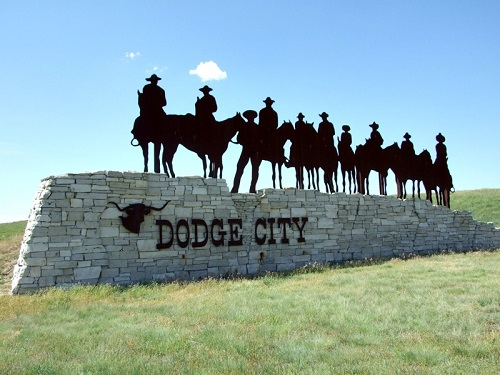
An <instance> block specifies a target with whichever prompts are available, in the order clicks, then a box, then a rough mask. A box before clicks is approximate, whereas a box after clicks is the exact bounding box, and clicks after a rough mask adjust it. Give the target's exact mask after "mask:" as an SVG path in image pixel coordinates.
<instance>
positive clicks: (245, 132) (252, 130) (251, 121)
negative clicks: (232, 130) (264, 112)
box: [231, 110, 262, 193]
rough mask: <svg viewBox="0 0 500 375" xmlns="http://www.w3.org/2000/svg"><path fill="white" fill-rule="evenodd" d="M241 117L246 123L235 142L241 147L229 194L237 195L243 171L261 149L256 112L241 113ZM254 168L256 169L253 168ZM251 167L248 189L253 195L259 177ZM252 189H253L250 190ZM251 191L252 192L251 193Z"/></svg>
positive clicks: (256, 171)
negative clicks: (250, 183) (250, 179)
mask: <svg viewBox="0 0 500 375" xmlns="http://www.w3.org/2000/svg"><path fill="white" fill-rule="evenodd" d="M243 117H245V118H246V119H247V120H248V121H247V123H246V124H245V125H244V126H243V127H242V128H241V129H240V131H239V132H238V136H237V138H236V140H237V142H238V143H239V144H240V145H241V146H242V149H241V155H240V158H239V159H238V164H237V166H236V174H235V175H234V181H233V188H232V189H231V193H237V192H238V190H239V188H240V182H241V177H242V176H243V171H244V169H245V167H246V165H247V164H248V161H249V160H250V159H252V164H253V162H254V159H255V157H256V156H258V153H259V151H260V150H261V149H262V145H261V142H262V140H261V137H260V134H259V133H260V132H261V130H262V129H260V126H258V125H257V124H256V123H255V118H256V117H257V112H256V111H254V110H248V111H245V112H243ZM255 167H256V168H255ZM255 167H254V166H253V165H252V186H251V187H250V193H255V186H254V180H255V183H256V182H257V178H258V176H259V174H258V173H259V172H258V167H259V166H255ZM252 187H253V188H252ZM252 190H253V191H252Z"/></svg>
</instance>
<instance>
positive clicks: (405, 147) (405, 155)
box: [401, 132, 415, 171]
mask: <svg viewBox="0 0 500 375" xmlns="http://www.w3.org/2000/svg"><path fill="white" fill-rule="evenodd" d="M403 138H404V139H405V140H404V141H403V142H401V159H402V163H403V168H405V170H406V171H408V170H410V169H411V168H412V167H413V164H412V163H413V160H414V159H415V148H414V147H413V143H412V142H411V141H410V138H411V135H410V134H408V132H406V133H405V135H404V136H403Z"/></svg>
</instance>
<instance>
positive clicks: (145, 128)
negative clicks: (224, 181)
mask: <svg viewBox="0 0 500 375" xmlns="http://www.w3.org/2000/svg"><path fill="white" fill-rule="evenodd" d="M160 80H161V78H160V77H158V76H156V75H155V74H153V75H151V77H149V78H146V81H148V82H149V84H146V85H145V86H144V88H143V92H142V93H141V92H140V91H137V94H138V104H139V108H140V115H139V116H138V117H137V118H136V120H135V122H134V128H133V130H132V133H133V135H134V137H133V139H132V141H131V144H132V145H133V146H141V148H142V151H143V157H144V171H145V172H147V171H148V151H149V150H148V145H149V143H153V144H154V170H155V172H160V168H161V166H162V165H163V170H164V172H165V173H166V174H167V175H168V176H172V177H175V173H174V169H173V158H174V155H175V153H176V151H177V149H178V147H179V145H183V146H184V147H185V148H187V149H188V150H190V151H193V152H194V153H196V154H197V155H198V156H199V157H200V159H201V160H202V163H203V177H205V178H206V177H207V176H208V177H214V178H217V177H218V178H222V171H223V163H222V156H223V154H224V153H225V151H226V150H227V148H228V144H229V142H231V139H232V138H233V137H234V136H235V135H236V134H238V137H237V143H239V144H240V145H242V150H241V155H240V158H239V160H238V163H237V169H236V174H235V176H234V183H233V188H232V190H231V191H232V192H237V191H238V190H239V186H240V182H241V177H242V175H243V171H244V169H245V167H246V165H247V164H248V162H249V161H250V162H251V165H252V179H251V183H250V189H249V191H250V192H252V193H255V192H256V184H257V181H258V178H259V168H260V164H261V163H262V161H269V162H271V164H272V181H273V187H274V188H276V185H277V183H276V165H277V166H278V175H279V177H278V178H279V187H280V188H283V186H282V166H283V164H284V165H285V166H287V167H292V168H294V169H295V177H296V187H297V188H299V189H304V187H305V186H304V169H305V170H306V171H307V175H308V185H307V188H308V189H311V188H312V189H317V190H320V184H319V173H318V172H319V169H322V170H323V181H324V184H325V188H326V191H327V192H330V193H333V192H336V191H339V189H338V184H337V169H338V165H339V164H340V167H341V170H342V185H343V191H344V192H346V174H347V180H348V181H349V187H348V191H349V193H353V192H359V193H362V194H369V179H368V177H369V174H370V172H371V171H376V172H378V174H379V191H380V194H381V195H386V194H387V175H388V170H389V169H391V170H392V171H393V172H394V175H395V176H396V185H397V196H398V198H401V199H406V198H407V190H406V182H407V181H412V197H413V198H415V195H416V193H415V192H417V194H418V197H419V198H420V195H421V194H420V183H423V184H424V188H425V190H426V199H428V200H430V201H431V202H432V192H433V191H435V192H436V200H437V204H442V205H445V206H447V207H450V193H451V192H452V191H453V189H454V187H453V182H452V177H451V174H450V171H449V168H448V155H447V149H446V145H445V144H444V141H445V138H444V136H443V135H442V134H441V133H439V134H438V135H437V136H436V140H437V142H438V143H437V145H436V160H435V162H434V163H432V159H431V157H430V154H429V152H428V151H427V150H423V151H422V152H421V153H420V154H418V155H416V153H415V149H414V146H413V144H412V142H411V141H410V138H411V135H410V134H409V133H408V132H406V133H405V134H404V136H403V138H404V139H405V140H404V141H403V142H402V143H401V148H399V146H398V145H397V143H394V144H392V145H391V146H389V147H386V148H382V145H383V143H384V140H383V138H382V136H381V134H380V132H379V130H378V129H379V125H378V124H377V123H376V122H373V123H372V124H370V125H369V126H370V127H371V128H372V131H371V133H370V138H369V139H367V140H366V143H365V144H364V145H358V146H357V147H356V150H355V152H354V151H353V149H352V147H351V146H352V136H351V134H350V132H349V131H350V127H349V126H348V125H344V126H342V130H343V133H342V134H341V136H340V139H339V138H338V137H337V140H338V152H337V148H336V147H335V143H334V136H335V128H334V126H333V124H332V123H331V122H330V121H328V117H329V116H328V114H327V113H326V112H323V113H321V114H320V115H319V116H320V117H321V119H322V121H321V122H320V123H319V125H318V130H317V131H316V130H315V128H314V123H308V122H305V121H304V118H305V116H304V115H303V114H302V113H299V114H298V115H297V119H298V120H297V121H296V122H295V127H294V126H293V125H292V123H291V122H290V121H285V122H283V124H282V125H281V126H279V127H278V114H277V113H276V111H275V110H274V109H273V108H272V105H273V103H274V100H273V99H271V98H270V97H267V98H266V99H265V100H264V101H263V102H264V103H265V107H264V108H262V109H261V110H260V111H259V113H258V116H257V112H256V111H253V110H247V111H245V112H244V113H243V116H244V117H245V118H246V120H247V121H245V120H244V119H243V117H242V116H241V114H240V113H239V112H237V113H236V115H235V116H234V117H232V118H229V119H226V120H224V121H217V120H216V119H215V117H214V113H215V112H216V111H217V109H218V107H217V101H216V99H215V98H214V97H213V96H212V95H211V94H210V93H211V92H212V91H213V90H212V88H210V87H208V86H207V85H205V86H204V87H202V88H200V89H199V90H200V91H201V92H202V93H203V96H202V97H201V98H200V97H198V98H197V100H196V103H195V114H194V115H193V114H190V113H188V114H186V115H167V114H165V111H164V107H165V106H166V104H167V101H166V95H165V91H164V90H163V89H162V88H161V87H160V86H159V85H158V82H159V81H160ZM257 118H258V122H256V119H257ZM134 141H136V144H134ZM287 141H291V147H290V150H289V159H287V158H286V156H285V144H286V142H287ZM233 143H234V142H233ZM162 147H163V153H162V156H161V162H160V151H161V148H162ZM207 158H208V162H209V164H208V174H207ZM127 225H129V226H130V225H131V224H127Z"/></svg>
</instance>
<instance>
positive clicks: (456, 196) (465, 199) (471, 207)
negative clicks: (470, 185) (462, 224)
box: [450, 189, 500, 227]
mask: <svg viewBox="0 0 500 375" xmlns="http://www.w3.org/2000/svg"><path fill="white" fill-rule="evenodd" d="M450 202H451V208H452V209H454V210H466V211H470V212H472V215H473V217H474V219H476V220H479V221H485V222H489V221H491V222H493V223H495V226H496V227H500V189H480V190H469V191H457V192H455V193H453V194H452V195H451V198H450Z"/></svg>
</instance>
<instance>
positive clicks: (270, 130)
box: [259, 96, 278, 152]
mask: <svg viewBox="0 0 500 375" xmlns="http://www.w3.org/2000/svg"><path fill="white" fill-rule="evenodd" d="M264 103H265V104H266V106H265V107H264V108H262V109H261V110H260V111H259V130H260V132H261V133H262V138H263V139H264V140H265V142H266V143H267V146H268V147H267V151H270V150H274V146H275V131H276V129H278V114H277V113H276V111H275V110H274V109H273V108H272V105H273V103H274V100H272V99H271V98H270V97H269V96H268V97H267V98H266V99H265V100H264ZM262 151H264V152H265V151H266V148H264V149H263V150H262Z"/></svg>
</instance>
